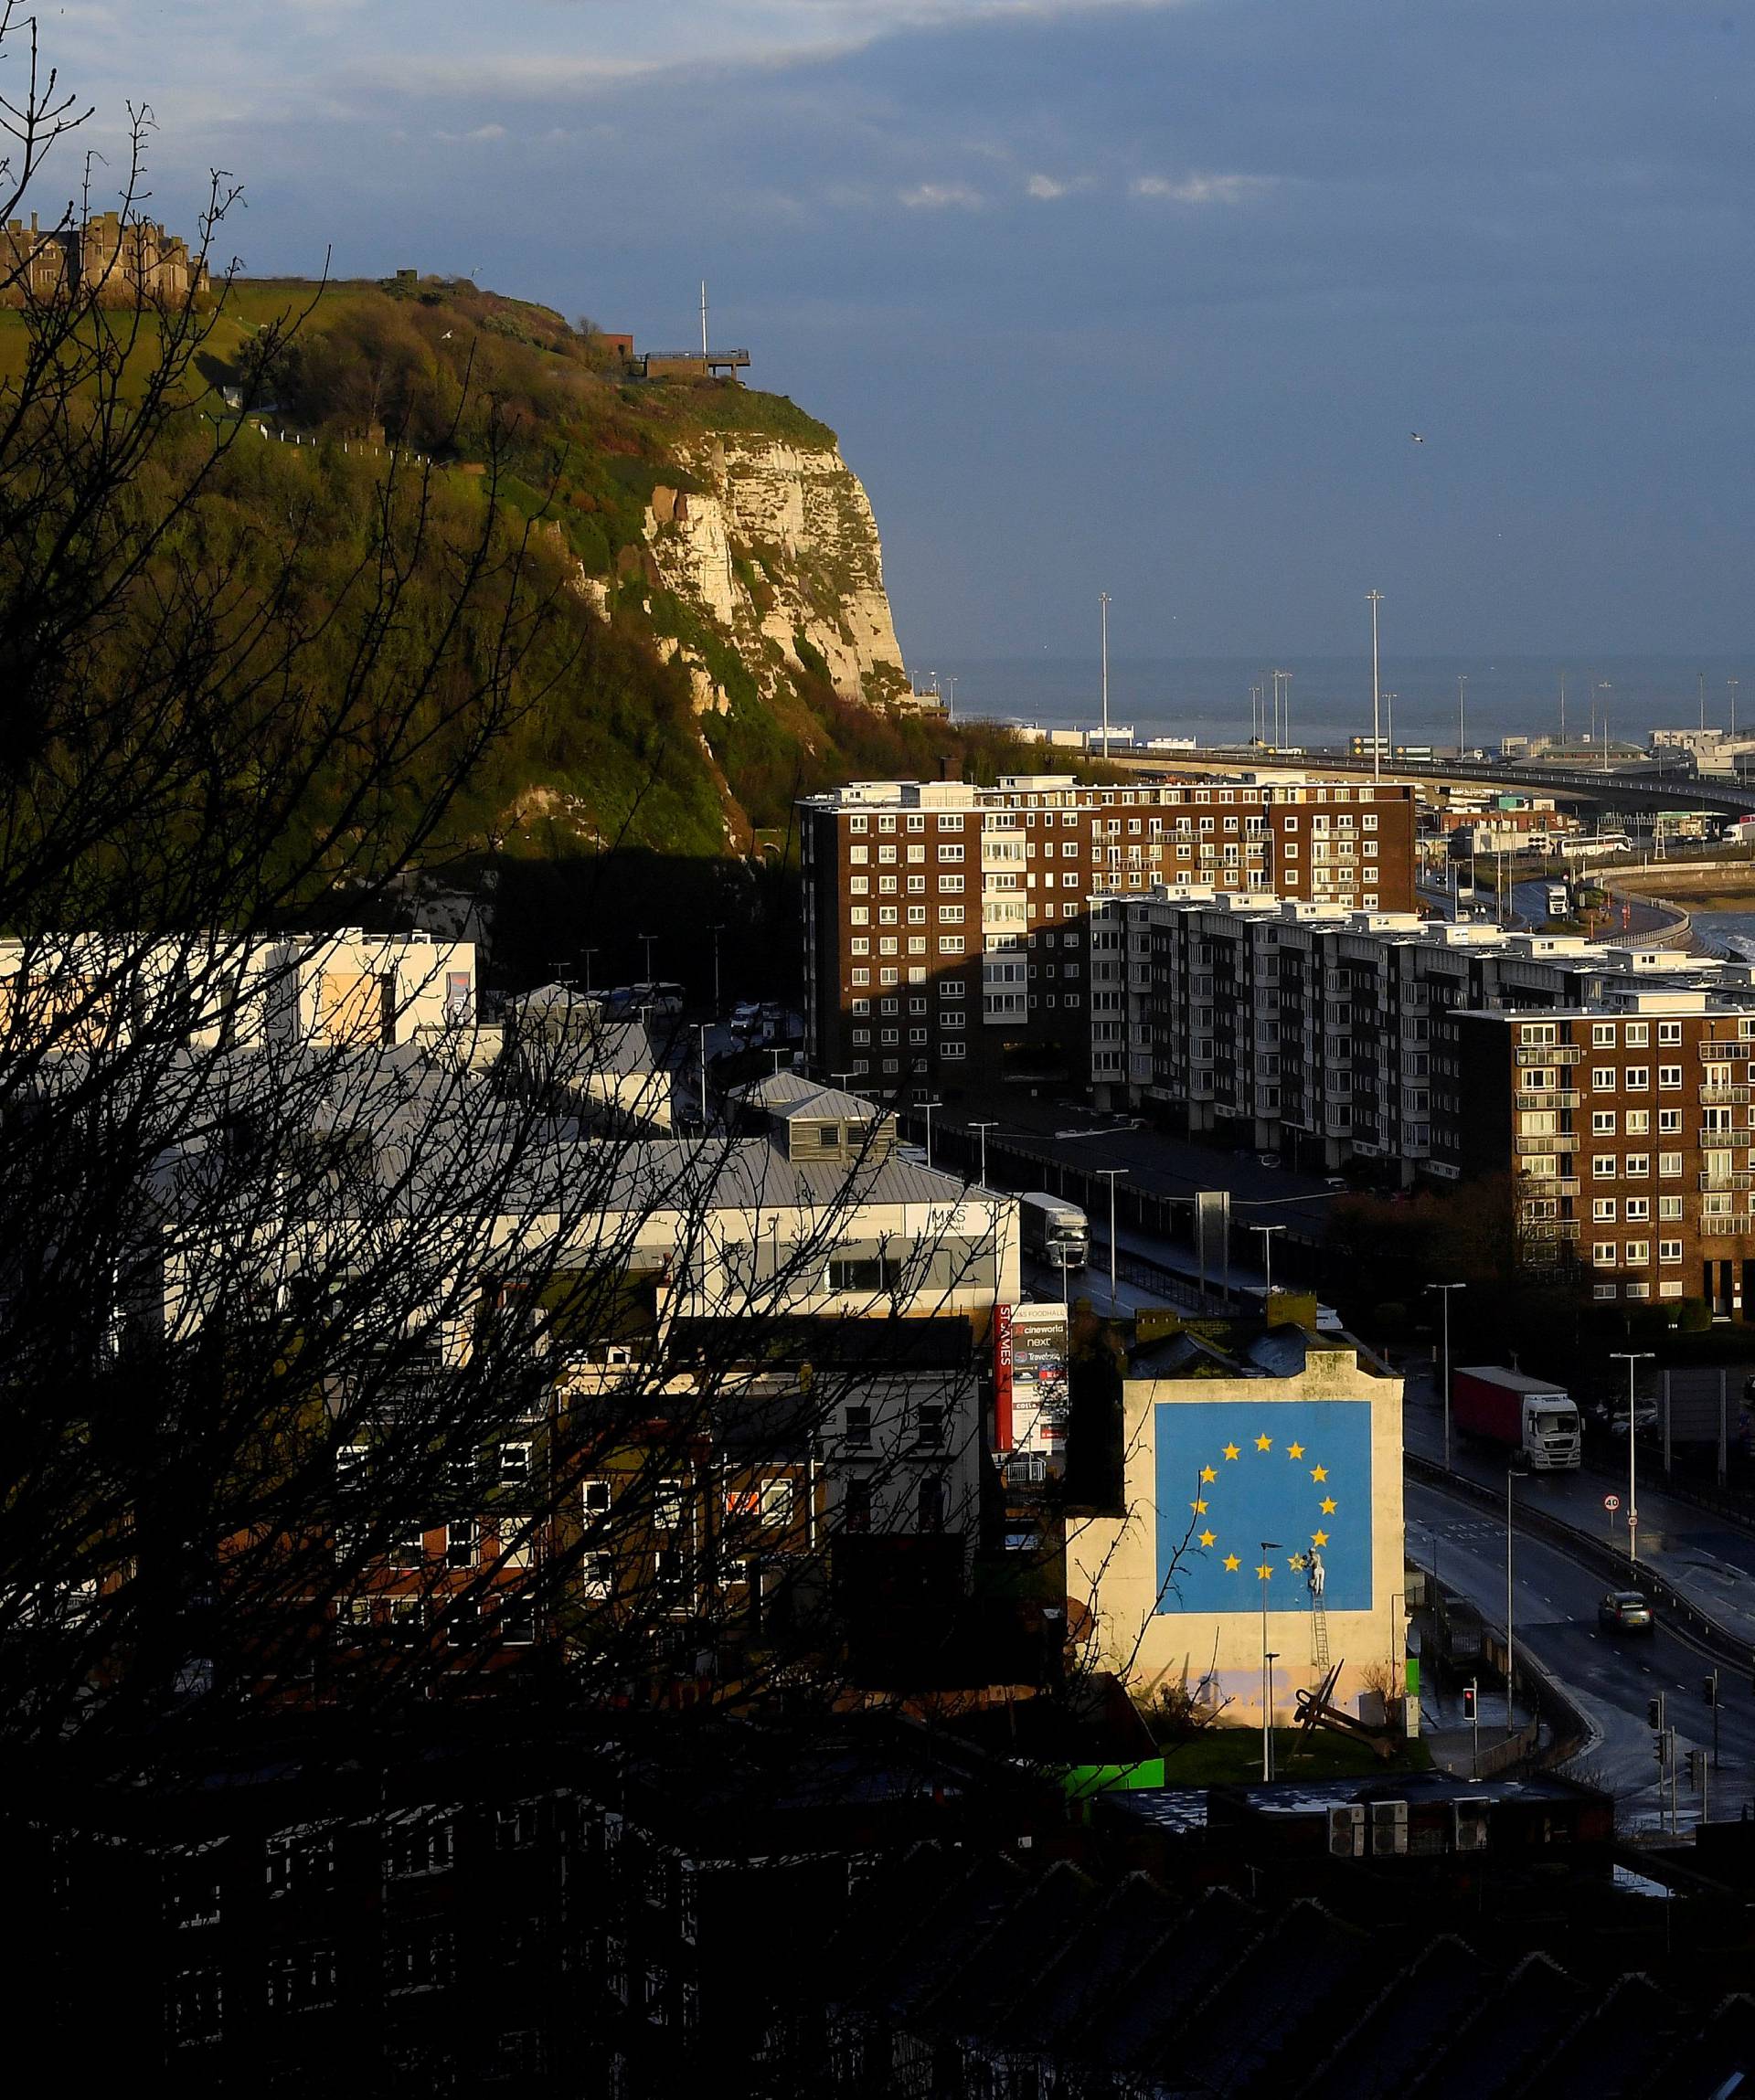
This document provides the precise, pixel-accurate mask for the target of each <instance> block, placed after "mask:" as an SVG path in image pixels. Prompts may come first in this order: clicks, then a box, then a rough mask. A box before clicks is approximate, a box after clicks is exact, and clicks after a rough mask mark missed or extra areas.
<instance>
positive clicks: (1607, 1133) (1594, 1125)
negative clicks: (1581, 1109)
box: [1590, 1108, 1615, 1138]
mask: <svg viewBox="0 0 1755 2100" xmlns="http://www.w3.org/2000/svg"><path fill="white" fill-rule="evenodd" d="M1590 1134H1591V1136H1592V1137H1595V1138H1612V1137H1613V1136H1614V1134H1615V1111H1614V1110H1613V1109H1612V1108H1592V1109H1591V1111H1590Z"/></svg>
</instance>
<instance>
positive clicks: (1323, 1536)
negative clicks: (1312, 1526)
mask: <svg viewBox="0 0 1755 2100" xmlns="http://www.w3.org/2000/svg"><path fill="white" fill-rule="evenodd" d="M1310 1543H1311V1544H1312V1545H1314V1546H1325V1545H1326V1544H1327V1543H1328V1533H1326V1532H1312V1533H1311V1534H1310Z"/></svg>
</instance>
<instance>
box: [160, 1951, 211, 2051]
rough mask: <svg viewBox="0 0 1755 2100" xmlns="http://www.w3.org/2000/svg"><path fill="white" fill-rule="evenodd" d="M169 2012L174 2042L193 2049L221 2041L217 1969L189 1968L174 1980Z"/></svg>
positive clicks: (167, 2008) (181, 2046) (168, 2007)
mask: <svg viewBox="0 0 1755 2100" xmlns="http://www.w3.org/2000/svg"><path fill="white" fill-rule="evenodd" d="M168 1998H169V2002H168V2005H167V2007H166V2010H167V2012H168V2015H169V2020H170V2029H171V2040H172V2042H175V2043H176V2046H177V2047H178V2048H179V2049H191V2048H194V2047H196V2046H197V2045H198V2044H199V2043H201V2042H218V2039H219V2014H220V2010H221V1997H220V1986H219V1971H218V1969H217V1968H186V1969H184V1970H182V1971H181V1972H180V1974H178V1975H176V1976H175V1977H173V1978H171V1988H170V1991H169V1994H168Z"/></svg>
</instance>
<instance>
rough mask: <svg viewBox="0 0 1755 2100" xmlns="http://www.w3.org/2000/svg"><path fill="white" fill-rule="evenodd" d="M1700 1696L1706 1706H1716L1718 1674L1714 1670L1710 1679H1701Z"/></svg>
mask: <svg viewBox="0 0 1755 2100" xmlns="http://www.w3.org/2000/svg"><path fill="white" fill-rule="evenodd" d="M1700 1696H1701V1698H1702V1699H1704V1700H1705V1701H1706V1702H1707V1705H1708V1706H1717V1705H1718V1671H1717V1670H1714V1671H1713V1673H1712V1675H1711V1676H1710V1677H1703V1678H1702V1679H1701V1680H1700Z"/></svg>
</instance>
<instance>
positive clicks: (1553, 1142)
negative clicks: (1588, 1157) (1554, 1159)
mask: <svg viewBox="0 0 1755 2100" xmlns="http://www.w3.org/2000/svg"><path fill="white" fill-rule="evenodd" d="M1512 1142H1513V1143H1514V1144H1515V1145H1516V1148H1517V1150H1518V1151H1520V1152H1525V1153H1530V1152H1539V1153H1548V1152H1576V1151H1578V1149H1579V1134H1578V1132H1577V1131H1576V1130H1560V1131H1558V1132H1557V1133H1556V1134H1555V1135H1554V1136H1553V1137H1549V1138H1525V1137H1518V1138H1515V1139H1513V1140H1512Z"/></svg>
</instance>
